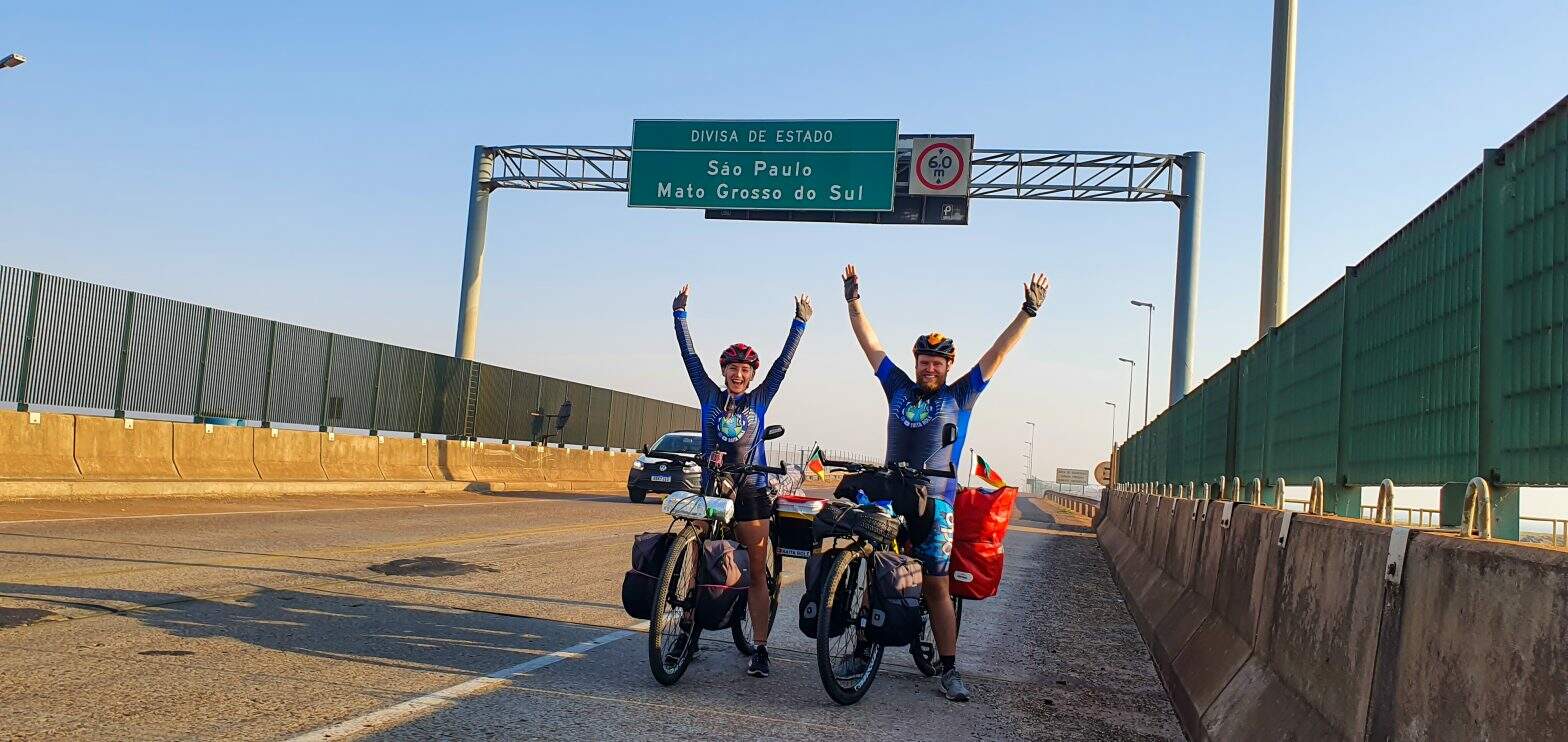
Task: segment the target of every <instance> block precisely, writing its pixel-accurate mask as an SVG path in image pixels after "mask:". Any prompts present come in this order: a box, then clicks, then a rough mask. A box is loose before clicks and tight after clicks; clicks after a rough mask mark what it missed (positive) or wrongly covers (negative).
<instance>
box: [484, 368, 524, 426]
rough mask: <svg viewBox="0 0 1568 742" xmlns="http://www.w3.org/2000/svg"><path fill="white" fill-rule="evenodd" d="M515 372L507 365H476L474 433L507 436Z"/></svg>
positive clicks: (514, 387) (515, 391)
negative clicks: (476, 403)
mask: <svg viewBox="0 0 1568 742" xmlns="http://www.w3.org/2000/svg"><path fill="white" fill-rule="evenodd" d="M516 377H517V372H516V371H513V370H511V369H509V368H501V367H500V366H491V365H489V364H487V363H481V364H479V401H478V405H477V408H476V409H475V412H474V415H475V417H474V435H475V436H478V437H480V438H506V437H507V423H508V422H509V418H510V417H511V412H512V398H513V396H514V395H515V394H516V393H517V389H516V381H517V379H516Z"/></svg>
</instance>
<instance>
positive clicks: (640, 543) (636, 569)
mask: <svg viewBox="0 0 1568 742" xmlns="http://www.w3.org/2000/svg"><path fill="white" fill-rule="evenodd" d="M674 541H675V534H674V533H670V532H668V531H665V532H650V533H640V534H638V535H637V537H636V538H634V539H632V568H631V569H629V570H626V576H625V577H623V578H621V607H622V608H625V609H626V614H627V615H629V616H631V617H632V618H644V619H646V618H652V617H653V600H654V595H653V594H654V592H656V591H657V590H658V589H659V572H660V571H661V570H663V569H664V558H665V557H666V556H668V555H669V553H670V544H671V543H673V542H674Z"/></svg>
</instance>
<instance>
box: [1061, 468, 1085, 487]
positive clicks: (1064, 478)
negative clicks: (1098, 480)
mask: <svg viewBox="0 0 1568 742" xmlns="http://www.w3.org/2000/svg"><path fill="white" fill-rule="evenodd" d="M1056 483H1057V484H1072V485H1078V486H1080V487H1083V486H1087V485H1088V484H1089V470H1088V469H1057V470H1056Z"/></svg>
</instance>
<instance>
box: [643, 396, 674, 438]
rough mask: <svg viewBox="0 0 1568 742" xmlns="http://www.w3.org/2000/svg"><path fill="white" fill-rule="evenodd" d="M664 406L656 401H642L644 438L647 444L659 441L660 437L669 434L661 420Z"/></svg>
mask: <svg viewBox="0 0 1568 742" xmlns="http://www.w3.org/2000/svg"><path fill="white" fill-rule="evenodd" d="M662 404H664V403H663V402H660V401H658V400H655V399H648V398H647V397H643V399H642V438H643V440H644V441H645V442H647V443H653V442H654V441H656V440H659V436H661V435H664V434H665V433H667V432H669V431H668V430H667V429H666V428H665V427H664V422H663V420H661V419H660V416H659V409H660V406H661V405H662Z"/></svg>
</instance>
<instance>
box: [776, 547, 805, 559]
mask: <svg viewBox="0 0 1568 742" xmlns="http://www.w3.org/2000/svg"><path fill="white" fill-rule="evenodd" d="M776 548H777V549H778V550H779V553H780V554H783V555H784V556H792V557H798V558H800V559H808V558H810V557H811V550H810V549H786V548H784V547H782V546H779V547H776Z"/></svg>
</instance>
